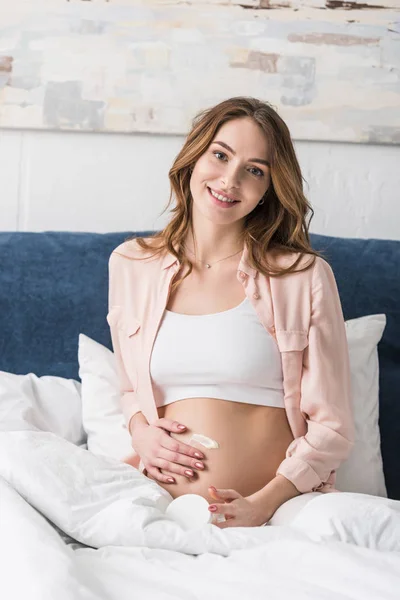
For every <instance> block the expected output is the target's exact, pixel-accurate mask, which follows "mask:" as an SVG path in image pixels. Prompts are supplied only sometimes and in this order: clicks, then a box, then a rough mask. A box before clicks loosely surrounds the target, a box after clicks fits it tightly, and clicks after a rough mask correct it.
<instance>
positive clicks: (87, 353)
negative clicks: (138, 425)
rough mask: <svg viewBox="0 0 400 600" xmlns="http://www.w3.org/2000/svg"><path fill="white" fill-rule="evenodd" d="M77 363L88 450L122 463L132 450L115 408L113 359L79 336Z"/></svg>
mask: <svg viewBox="0 0 400 600" xmlns="http://www.w3.org/2000/svg"><path fill="white" fill-rule="evenodd" d="M78 361H79V377H80V379H81V381H82V388H81V394H82V422H83V427H84V429H85V431H86V433H87V447H88V450H90V451H91V452H93V453H94V454H105V455H106V456H111V457H113V458H116V459H118V460H123V459H124V458H126V457H127V456H129V455H132V453H133V449H132V446H131V436H130V435H129V433H128V430H127V428H126V424H125V419H124V416H123V414H122V411H121V408H120V405H119V400H120V392H119V387H118V375H117V365H116V361H115V356H114V354H113V352H111V350H109V349H108V348H106V347H105V346H103V345H102V344H99V343H98V342H95V341H94V340H92V339H91V338H90V337H88V336H86V335H84V334H83V333H80V334H79V348H78Z"/></svg>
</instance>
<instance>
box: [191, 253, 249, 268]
mask: <svg viewBox="0 0 400 600" xmlns="http://www.w3.org/2000/svg"><path fill="white" fill-rule="evenodd" d="M186 250H189V248H186ZM189 252H190V253H191V254H193V256H196V255H195V253H194V252H192V251H191V250H189ZM239 252H243V249H242V250H238V251H237V252H235V254H230V255H229V256H226V257H225V258H220V260H217V261H215V263H213V265H216V264H217V263H219V262H221V261H222V260H227V259H228V258H231V257H232V256H236V254H239ZM196 261H197V262H201V263H203V265H206V269H211V264H210V263H206V262H204V261H203V260H199V259H198V258H196Z"/></svg>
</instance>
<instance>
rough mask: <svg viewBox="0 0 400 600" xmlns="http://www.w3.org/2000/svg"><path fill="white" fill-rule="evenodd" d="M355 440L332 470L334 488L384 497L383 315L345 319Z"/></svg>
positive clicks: (384, 316)
mask: <svg viewBox="0 0 400 600" xmlns="http://www.w3.org/2000/svg"><path fill="white" fill-rule="evenodd" d="M345 326H346V335H347V343H348V346H349V355H350V372H351V387H352V400H353V411H354V421H355V429H356V443H355V445H354V447H353V450H352V452H351V454H350V456H349V458H348V459H347V460H346V461H345V462H344V463H342V464H341V465H340V467H339V469H338V470H337V473H336V483H335V487H336V488H337V489H338V490H341V491H342V492H358V493H360V494H371V495H373V496H382V497H384V498H387V491H386V485H385V477H384V474H383V463H382V454H381V436H380V431H379V424H378V420H379V358H378V342H379V341H380V340H381V338H382V335H383V332H384V330H385V327H386V315H384V314H379V315H368V316H366V317H359V318H358V319H349V320H348V321H345Z"/></svg>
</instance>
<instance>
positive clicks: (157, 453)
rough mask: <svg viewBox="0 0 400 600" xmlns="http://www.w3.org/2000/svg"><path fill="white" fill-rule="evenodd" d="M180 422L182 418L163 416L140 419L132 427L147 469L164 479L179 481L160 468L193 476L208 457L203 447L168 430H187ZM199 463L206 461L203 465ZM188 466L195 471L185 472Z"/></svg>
mask: <svg viewBox="0 0 400 600" xmlns="http://www.w3.org/2000/svg"><path fill="white" fill-rule="evenodd" d="M178 425H180V423H178V421H172V420H171V419H166V418H165V417H163V418H161V419H157V421H155V423H153V424H151V425H149V424H148V423H143V422H139V423H137V425H135V426H134V427H132V448H133V449H134V450H135V452H137V454H138V455H139V456H140V458H141V459H142V462H143V464H144V466H145V468H146V470H147V472H148V473H149V474H150V475H151V476H152V477H153V478H154V479H155V480H156V481H160V482H161V483H175V480H174V479H173V478H171V475H165V474H163V473H161V471H160V469H162V470H163V471H168V472H170V473H176V474H178V475H183V476H184V477H187V478H188V479H190V478H191V477H193V474H194V471H193V470H197V471H201V470H203V469H204V464H203V463H202V462H201V459H204V458H205V456H204V454H203V453H202V452H200V450H198V449H197V448H194V447H193V446H189V445H188V444H185V443H183V442H179V441H178V440H176V439H175V438H173V437H171V436H170V435H169V433H168V432H173V433H184V432H185V431H186V426H184V429H179V427H178ZM196 463H197V465H196ZM198 465H203V467H200V466H198ZM188 469H189V471H192V473H191V474H189V473H185V471H187V470H188ZM171 479H172V481H171Z"/></svg>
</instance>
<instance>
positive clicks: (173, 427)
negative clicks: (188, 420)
mask: <svg viewBox="0 0 400 600" xmlns="http://www.w3.org/2000/svg"><path fill="white" fill-rule="evenodd" d="M154 425H155V426H156V427H162V428H163V429H166V430H167V431H174V432H175V433H182V431H185V430H186V425H183V423H179V421H173V420H172V419H166V418H165V417H162V418H161V419H157V421H155V423H154Z"/></svg>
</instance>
